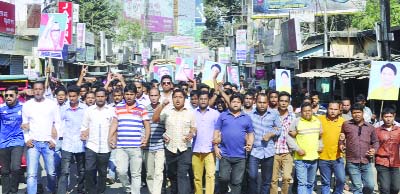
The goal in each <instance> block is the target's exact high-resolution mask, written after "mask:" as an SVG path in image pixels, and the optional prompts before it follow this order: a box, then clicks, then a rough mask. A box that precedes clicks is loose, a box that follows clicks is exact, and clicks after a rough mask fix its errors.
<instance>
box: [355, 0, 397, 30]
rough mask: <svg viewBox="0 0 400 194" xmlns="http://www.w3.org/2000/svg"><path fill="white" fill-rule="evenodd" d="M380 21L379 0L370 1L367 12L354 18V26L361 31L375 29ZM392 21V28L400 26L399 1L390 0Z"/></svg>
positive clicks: (357, 14) (360, 13)
mask: <svg viewBox="0 0 400 194" xmlns="http://www.w3.org/2000/svg"><path fill="white" fill-rule="evenodd" d="M380 19H381V18H380V4H379V0H368V1H367V6H366V9H365V11H364V12H359V13H356V14H355V15H354V16H353V17H352V26H353V27H356V28H358V29H360V30H365V29H373V28H374V26H375V22H379V21H380ZM390 20H391V21H390V22H391V26H398V25H400V3H399V0H390Z"/></svg>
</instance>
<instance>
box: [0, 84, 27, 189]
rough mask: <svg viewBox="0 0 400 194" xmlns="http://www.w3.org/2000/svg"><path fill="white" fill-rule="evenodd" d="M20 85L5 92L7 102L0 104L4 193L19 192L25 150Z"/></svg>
mask: <svg viewBox="0 0 400 194" xmlns="http://www.w3.org/2000/svg"><path fill="white" fill-rule="evenodd" d="M17 94H18V87H17V86H10V87H8V88H7V89H6V92H5V95H4V97H5V101H6V103H5V104H2V105H0V166H1V184H2V193H17V192H18V183H19V182H18V177H19V170H20V169H21V156H22V152H23V151H24V144H25V142H24V133H23V130H22V129H21V127H20V126H21V124H22V105H21V104H20V103H19V102H18V101H17Z"/></svg>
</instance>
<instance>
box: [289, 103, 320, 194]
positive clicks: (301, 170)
mask: <svg viewBox="0 0 400 194" xmlns="http://www.w3.org/2000/svg"><path fill="white" fill-rule="evenodd" d="M289 134H290V135H291V136H292V137H295V138H296V139H295V141H296V144H297V146H298V147H299V148H296V149H295V150H296V151H297V152H296V153H295V154H294V160H295V161H294V164H295V169H296V176H297V181H298V186H297V191H298V193H299V194H311V193H312V192H313V187H314V180H315V176H316V174H317V161H318V151H319V150H320V149H321V148H320V145H319V138H320V135H321V134H322V128H321V122H320V121H319V120H318V118H317V117H315V116H313V111H312V105H311V103H308V102H306V103H303V104H302V105H301V117H300V118H298V119H295V120H294V121H293V124H292V125H291V126H290V132H289Z"/></svg>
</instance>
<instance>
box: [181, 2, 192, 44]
mask: <svg viewBox="0 0 400 194" xmlns="http://www.w3.org/2000/svg"><path fill="white" fill-rule="evenodd" d="M195 9H196V2H195V1H193V0H190V1H188V0H179V1H178V35H186V36H194V35H195V16H196V12H194V11H193V10H195Z"/></svg>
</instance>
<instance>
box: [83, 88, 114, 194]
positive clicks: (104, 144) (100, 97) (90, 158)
mask: <svg viewBox="0 0 400 194" xmlns="http://www.w3.org/2000/svg"><path fill="white" fill-rule="evenodd" d="M95 94H96V104H95V105H93V106H90V107H88V108H87V109H86V111H85V114H84V116H83V121H82V126H81V139H82V140H84V141H86V150H85V189H86V191H87V193H88V194H98V193H104V191H105V190H106V178H107V165H108V161H109V159H110V147H109V143H108V134H109V130H110V126H111V122H112V120H113V118H114V117H115V112H114V108H113V107H110V106H107V105H106V99H107V96H106V89H104V88H97V89H96V92H95ZM97 173H98V174H99V178H98V179H97V181H96V177H97V176H96V175H97Z"/></svg>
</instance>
